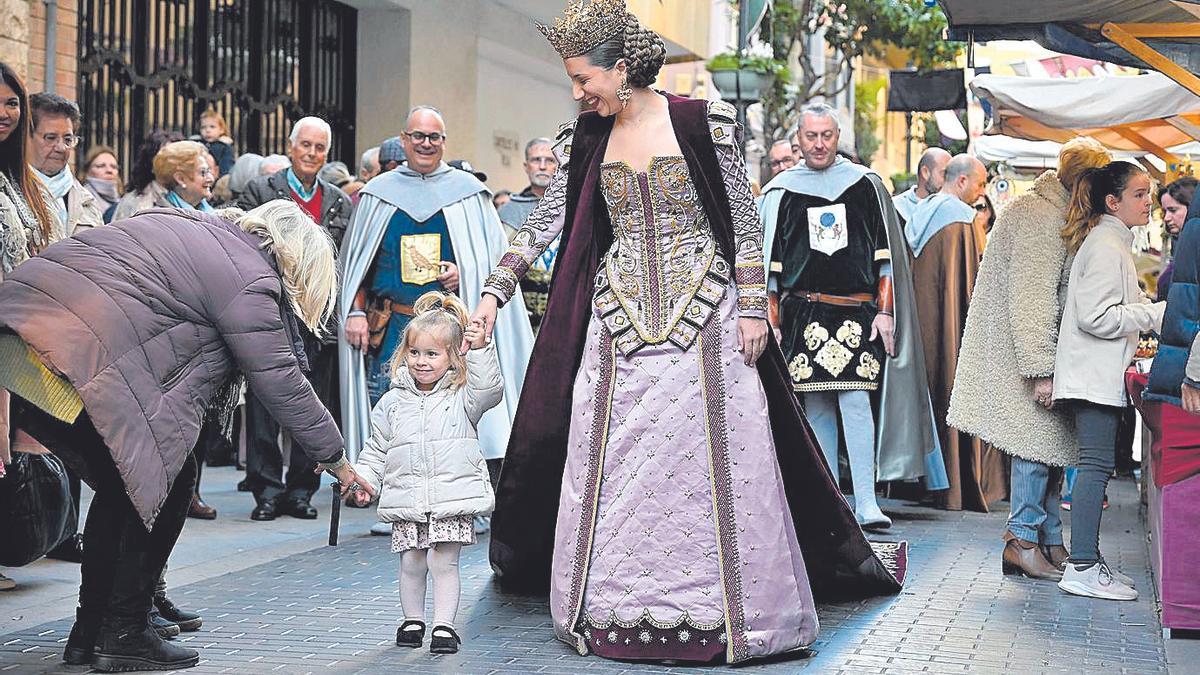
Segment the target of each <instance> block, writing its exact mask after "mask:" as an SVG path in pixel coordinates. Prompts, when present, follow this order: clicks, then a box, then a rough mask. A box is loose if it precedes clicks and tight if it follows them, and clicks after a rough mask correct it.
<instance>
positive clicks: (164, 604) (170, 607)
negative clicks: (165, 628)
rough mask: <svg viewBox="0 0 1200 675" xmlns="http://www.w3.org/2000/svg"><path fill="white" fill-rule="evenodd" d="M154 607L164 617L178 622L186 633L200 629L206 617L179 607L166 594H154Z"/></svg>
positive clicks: (175, 622)
mask: <svg viewBox="0 0 1200 675" xmlns="http://www.w3.org/2000/svg"><path fill="white" fill-rule="evenodd" d="M154 607H155V608H156V609H158V612H159V613H160V614H162V617H163V618H164V619H166V620H167V621H170V622H172V623H174V624H176V625H177V626H179V630H181V631H183V632H185V633H191V632H193V631H198V630H200V626H202V625H203V624H204V619H203V618H202V617H201V616H200V615H199V614H197V613H195V612H189V611H187V610H186V609H179V608H178V607H176V606H175V603H173V602H171V599H170V598H168V597H167V596H166V595H165V594H163V595H155V596H154Z"/></svg>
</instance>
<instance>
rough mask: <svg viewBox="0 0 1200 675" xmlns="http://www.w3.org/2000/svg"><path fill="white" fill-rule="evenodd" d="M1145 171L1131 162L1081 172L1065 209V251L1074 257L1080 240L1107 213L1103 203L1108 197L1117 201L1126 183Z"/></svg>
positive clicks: (1080, 242)
mask: <svg viewBox="0 0 1200 675" xmlns="http://www.w3.org/2000/svg"><path fill="white" fill-rule="evenodd" d="M1145 173H1146V171H1145V170H1144V169H1142V168H1141V167H1140V166H1138V165H1136V164H1133V163H1132V162H1125V161H1120V160H1118V161H1116V162H1109V163H1108V164H1106V165H1104V166H1102V167H1099V168H1090V169H1084V170H1083V173H1081V174H1080V175H1079V180H1078V181H1076V182H1075V189H1074V190H1073V191H1072V192H1071V205H1070V206H1069V207H1068V208H1067V224H1066V225H1065V226H1064V227H1063V231H1062V240H1063V243H1064V244H1066V245H1067V251H1069V252H1071V253H1075V252H1077V251H1078V250H1079V247H1080V246H1083V240H1084V239H1087V236H1088V234H1089V233H1090V232H1091V231H1092V228H1094V227H1096V224H1097V223H1099V222H1100V217H1101V216H1103V215H1104V214H1106V213H1108V204H1107V203H1106V201H1105V199H1106V198H1107V197H1108V196H1109V195H1114V196H1116V197H1120V196H1121V193H1122V192H1124V191H1125V186H1126V185H1128V184H1129V179H1131V178H1133V177H1134V176H1136V175H1138V174H1145Z"/></svg>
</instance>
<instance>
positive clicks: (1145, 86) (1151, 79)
mask: <svg viewBox="0 0 1200 675" xmlns="http://www.w3.org/2000/svg"><path fill="white" fill-rule="evenodd" d="M970 86H971V91H972V92H974V93H975V95H976V96H978V97H979V98H980V99H982V100H984V101H986V102H987V103H988V104H989V105H990V106H991V108H992V125H991V127H990V129H989V130H988V133H989V134H1003V135H1007V136H1014V137H1017V138H1024V139H1028V140H1034V141H1046V140H1049V141H1057V142H1060V143H1061V142H1065V141H1067V140H1070V139H1071V138H1073V137H1075V136H1091V137H1093V138H1095V139H1096V140H1098V141H1100V142H1101V143H1103V144H1104V145H1106V146H1108V147H1110V148H1113V149H1116V150H1127V151H1131V152H1142V153H1153V154H1154V155H1157V156H1158V157H1160V158H1162V159H1163V160H1164V161H1167V162H1171V161H1175V160H1176V159H1177V158H1176V157H1175V156H1174V155H1173V154H1172V153H1171V152H1170V151H1169V150H1167V148H1168V147H1170V146H1176V145H1181V144H1184V143H1187V142H1189V141H1192V140H1193V139H1194V138H1197V137H1200V97H1198V96H1196V95H1195V94H1192V93H1191V92H1190V91H1188V90H1187V89H1185V88H1183V87H1181V86H1179V85H1178V84H1176V83H1175V82H1173V81H1172V80H1171V79H1170V78H1168V77H1166V76H1164V75H1162V74H1161V73H1150V74H1147V75H1137V76H1133V77H1086V78H1034V77H1006V76H999V75H980V76H978V77H976V78H975V79H974V80H972V81H971V85H970Z"/></svg>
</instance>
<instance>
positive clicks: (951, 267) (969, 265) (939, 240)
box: [905, 155, 1008, 512]
mask: <svg viewBox="0 0 1200 675" xmlns="http://www.w3.org/2000/svg"><path fill="white" fill-rule="evenodd" d="M986 188H987V169H986V168H985V167H984V166H983V163H982V162H980V161H979V160H978V159H976V158H974V157H972V156H970V155H955V156H954V157H953V158H952V159H951V160H950V162H949V163H948V164H947V165H946V182H945V184H944V185H942V189H941V191H940V192H938V193H937V194H934V195H930V196H929V198H928V199H925V200H923V201H921V203H920V204H918V205H917V208H916V209H915V210H913V214H912V220H910V221H909V223H908V225H907V227H906V228H905V232H906V234H907V235H908V241H909V244H910V245H911V246H912V251H913V254H914V255H915V256H916V259H915V260H914V261H913V285H914V287H915V289H916V298H917V315H918V316H920V317H921V326H922V329H921V337H922V339H923V341H924V345H925V347H924V348H925V362H926V363H928V364H930V369H929V393H930V394H931V395H932V397H933V412H934V415H935V416H936V418H937V420H938V434H939V436H940V438H941V446H942V455H943V457H944V459H945V464H946V471H947V473H948V474H949V476H950V489H949V490H948V491H947V492H946V494H945V495H944V496H943V498H942V499H943V501H942V505H943V506H944V507H945V508H948V509H951V510H955V511H957V510H959V509H969V510H972V511H983V512H987V510H988V504H990V503H991V502H994V501H996V500H998V499H1003V498H1005V497H1006V496H1007V494H1008V472H1007V470H1006V469H1005V467H1004V462H1003V458H1002V457H1001V456H1000V455H999V453H998V452H997V451H996V450H995V449H994V448H992V447H990V446H985V445H984V444H983V442H982V441H980V440H979V439H977V438H975V437H973V436H971V435H969V434H965V433H963V432H961V431H959V430H957V429H955V428H953V427H951V426H949V425H948V424H946V422H945V420H946V415H947V413H948V411H949V408H950V394H951V391H952V390H953V388H954V374H955V371H956V370H957V369H958V354H959V351H960V348H961V347H962V337H963V330H964V329H965V328H966V324H967V309H968V306H969V305H970V302H971V294H972V293H973V292H974V290H975V277H976V275H977V274H978V272H979V261H980V259H981V258H982V257H983V245H984V242H982V241H979V240H978V239H977V238H976V233H975V228H974V227H972V223H973V222H974V220H975V202H976V201H977V200H978V199H979V198H980V197H981V196H982V195H983V193H984V191H985V189H986Z"/></svg>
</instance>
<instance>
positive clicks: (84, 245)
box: [0, 209, 343, 528]
mask: <svg viewBox="0 0 1200 675" xmlns="http://www.w3.org/2000/svg"><path fill="white" fill-rule="evenodd" d="M261 243H262V240H261V239H259V238H258V237H256V236H254V235H250V234H247V233H245V232H243V231H242V230H241V229H240V228H238V227H237V226H236V225H233V224H231V223H228V222H225V221H224V220H221V219H220V218H217V217H215V216H212V215H208V214H203V213H200V212H197V211H181V210H177V209H153V210H150V211H145V212H143V213H141V214H139V215H138V216H136V217H133V218H129V219H127V220H123V221H118V222H114V223H112V225H110V226H108V227H100V228H95V229H93V230H89V231H87V232H83V233H81V234H80V235H79V236H77V237H73V238H70V239H66V240H64V241H61V242H58V243H56V244H54V245H52V246H49V247H48V248H46V250H45V251H43V252H42V254H41V255H40V256H38V257H36V258H33V259H31V260H29V261H27V262H25V263H23V264H22V265H21V266H20V267H18V268H17V269H16V270H14V272H13V273H12V274H11V275H9V276H8V278H7V279H6V280H5V281H4V282H3V283H2V284H0V330H11V331H13V332H15V333H17V334H18V335H20V336H21V337H22V338H23V339H24V340H25V342H26V343H28V344H29V345H30V346H31V347H33V349H34V350H35V351H36V352H37V353H38V354H39V355H40V356H41V358H42V359H43V361H44V362H45V363H46V364H47V365H49V366H50V367H51V368H52V369H54V370H57V371H58V372H60V373H62V374H63V375H65V376H66V377H67V379H68V380H70V382H71V384H72V385H74V387H75V389H76V390H77V391H78V392H79V395H80V397H81V398H82V399H83V403H84V408H85V409H86V410H87V413H88V415H89V416H90V417H91V419H92V422H93V423H94V424H95V426H96V429H97V431H99V432H100V435H101V436H102V437H103V438H104V442H105V444H106V445H108V447H109V449H110V450H111V451H112V455H113V460H114V461H115V462H116V465H117V468H118V469H119V470H120V472H121V477H122V478H123V479H124V481H125V487H126V491H127V492H128V493H129V496H130V498H131V499H132V501H133V505H134V507H135V508H136V509H137V511H138V514H139V515H140V516H141V517H142V520H143V522H144V523H145V525H146V527H147V528H150V527H151V526H153V524H154V519H155V517H156V516H157V514H158V511H159V509H160V508H161V506H162V503H163V500H165V499H166V496H167V491H168V490H170V487H171V483H172V482H173V481H174V480H175V476H177V475H178V473H179V471H180V469H181V468H182V467H183V462H184V460H185V459H186V458H187V456H188V454H189V453H190V452H191V450H192V447H193V446H194V445H195V443H196V440H197V438H198V437H199V435H200V424H201V421H202V418H203V415H204V412H205V410H206V408H207V407H208V405H209V402H210V400H211V399H212V398H213V396H214V395H215V394H216V393H217V392H218V391H219V390H220V388H221V387H222V385H224V384H225V383H227V382H228V381H229V380H230V378H231V377H232V376H233V375H234V374H235V373H236V371H238V370H240V371H241V372H242V373H244V374H245V376H246V381H247V383H248V384H249V386H250V388H251V389H252V390H253V391H254V393H255V394H256V395H257V396H258V398H259V399H260V400H261V401H262V402H263V404H264V405H265V406H266V407H267V409H268V410H269V411H270V412H271V415H272V416H273V417H274V418H275V419H276V420H278V421H279V424H280V425H281V426H282V427H283V429H284V430H285V431H287V432H288V433H289V434H291V436H292V437H293V439H295V441H296V442H297V443H298V444H299V445H300V447H302V448H303V449H304V451H305V453H306V454H307V455H308V456H309V457H311V458H312V459H313V460H315V461H319V462H327V461H335V460H336V459H338V458H339V457H341V455H342V445H343V444H342V436H341V434H340V433H339V432H338V429H337V426H335V425H334V422H333V418H332V417H331V416H330V414H329V411H327V410H326V409H325V407H324V406H323V405H321V402H320V401H319V400H318V399H317V396H316V394H315V393H314V392H313V388H312V385H310V384H309V383H308V381H307V380H306V379H305V378H304V375H303V373H302V372H301V369H300V366H299V362H298V361H297V358H296V354H295V352H294V351H293V347H292V337H291V335H290V330H289V329H288V328H286V327H285V321H284V315H283V312H285V311H286V312H290V311H291V310H290V307H289V306H288V305H287V304H286V303H281V293H282V282H281V280H280V278H279V274H278V272H277V271H276V270H275V268H274V267H273V265H272V263H271V262H270V261H268V259H267V257H266V256H265V255H264V254H263V253H262V252H261V251H260V250H259V246H260V245H261ZM281 307H282V309H281ZM289 320H290V317H289Z"/></svg>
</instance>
